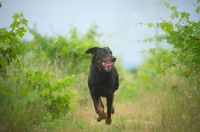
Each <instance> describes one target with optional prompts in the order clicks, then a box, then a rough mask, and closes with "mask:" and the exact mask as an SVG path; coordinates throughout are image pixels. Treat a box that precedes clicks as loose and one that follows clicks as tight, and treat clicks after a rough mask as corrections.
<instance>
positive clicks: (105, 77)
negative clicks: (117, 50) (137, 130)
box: [85, 47, 119, 125]
mask: <svg viewBox="0 0 200 132" xmlns="http://www.w3.org/2000/svg"><path fill="white" fill-rule="evenodd" d="M85 53H86V54H90V53H91V54H92V55H93V57H92V62H91V65H90V75H89V77H88V87H89V89H90V94H91V97H92V100H93V102H94V107H95V110H96V113H97V114H98V115H99V117H98V118H97V120H98V121H101V120H102V119H106V124H108V125H110V124H111V122H112V120H111V113H112V114H114V107H113V99H114V92H115V91H116V90H117V89H118V87H119V81H118V73H117V70H116V68H115V67H114V62H115V60H116V58H115V57H114V56H113V55H112V51H111V50H110V48H108V47H105V48H99V47H94V48H90V49H88V50H87V51H86V52H85ZM100 97H106V102H107V114H106V113H105V112H104V106H103V103H102V101H101V98H100Z"/></svg>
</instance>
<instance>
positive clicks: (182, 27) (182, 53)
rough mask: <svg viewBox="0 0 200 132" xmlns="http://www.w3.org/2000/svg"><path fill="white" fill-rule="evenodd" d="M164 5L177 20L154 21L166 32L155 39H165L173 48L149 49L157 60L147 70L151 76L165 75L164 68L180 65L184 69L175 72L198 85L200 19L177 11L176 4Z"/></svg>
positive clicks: (150, 39) (199, 75) (149, 39)
mask: <svg viewBox="0 0 200 132" xmlns="http://www.w3.org/2000/svg"><path fill="white" fill-rule="evenodd" d="M165 5H166V7H167V8H169V9H170V10H171V11H172V14H171V18H172V19H177V20H178V21H177V23H174V22H173V21H166V20H162V21H161V22H158V23H156V24H155V25H156V27H157V28H160V29H162V30H163V31H164V32H166V34H165V35H161V36H156V37H155V39H156V40H157V41H159V42H163V40H166V41H167V43H169V44H172V45H173V47H174V48H173V49H171V50H163V49H150V50H149V53H150V54H152V55H153V56H154V57H156V56H157V57H156V58H157V62H156V64H152V66H151V67H152V68H151V69H149V72H150V73H151V74H152V75H153V76H155V75H156V74H160V73H161V74H163V75H165V70H166V69H168V68H172V67H176V66H177V65H182V66H184V67H185V69H181V70H179V69H177V72H176V73H178V74H179V75H182V76H184V77H189V78H190V79H191V81H192V83H193V84H194V85H196V86H197V87H199V84H200V81H199V79H198V78H199V77H200V74H199V73H198V72H197V71H199V70H200V46H199V43H200V37H199V36H200V21H197V22H195V21H191V20H190V19H189V16H190V14H189V13H187V12H179V11H178V10H177V7H176V6H170V5H169V4H168V3H165ZM197 9H198V7H197ZM197 13H198V12H197ZM151 25H153V24H151V23H149V24H148V26H149V27H151ZM152 40H153V38H148V39H146V40H145V41H144V42H147V41H152Z"/></svg>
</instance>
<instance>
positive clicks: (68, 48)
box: [29, 25, 100, 73]
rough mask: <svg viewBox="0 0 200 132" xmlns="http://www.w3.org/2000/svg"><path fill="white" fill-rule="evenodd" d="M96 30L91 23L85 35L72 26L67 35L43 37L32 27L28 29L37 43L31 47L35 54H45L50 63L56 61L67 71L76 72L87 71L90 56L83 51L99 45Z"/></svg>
mask: <svg viewBox="0 0 200 132" xmlns="http://www.w3.org/2000/svg"><path fill="white" fill-rule="evenodd" d="M96 30H97V26H95V25H93V26H92V27H91V28H90V29H89V30H88V31H87V33H86V34H85V35H79V34H78V31H77V29H76V28H73V29H71V30H70V32H69V36H68V37H65V36H61V35H59V36H57V37H43V36H41V35H40V34H39V33H37V32H36V31H35V30H33V29H29V32H30V33H31V34H32V35H33V36H34V39H35V41H36V43H37V46H35V47H33V48H32V49H33V50H34V52H35V53H36V55H37V56H40V55H41V54H42V55H45V56H46V57H47V58H48V59H49V60H50V61H51V62H52V63H55V62H56V63H57V64H58V65H59V67H60V68H62V69H67V72H68V73H77V72H86V71H88V63H90V56H86V55H85V51H86V50H87V49H88V48H91V47H94V46H100V44H99V42H98V41H97V38H98V37H99V36H100V34H98V33H97V31H96ZM38 53H41V54H38ZM66 66H67V68H66Z"/></svg>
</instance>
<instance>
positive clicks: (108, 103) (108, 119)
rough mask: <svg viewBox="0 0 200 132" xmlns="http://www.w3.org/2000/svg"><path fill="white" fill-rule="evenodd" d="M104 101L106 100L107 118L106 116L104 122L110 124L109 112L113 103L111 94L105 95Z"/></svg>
mask: <svg viewBox="0 0 200 132" xmlns="http://www.w3.org/2000/svg"><path fill="white" fill-rule="evenodd" d="M106 101H107V118H106V124H108V125H110V124H111V122H112V119H111V112H112V105H113V97H112V96H108V97H106Z"/></svg>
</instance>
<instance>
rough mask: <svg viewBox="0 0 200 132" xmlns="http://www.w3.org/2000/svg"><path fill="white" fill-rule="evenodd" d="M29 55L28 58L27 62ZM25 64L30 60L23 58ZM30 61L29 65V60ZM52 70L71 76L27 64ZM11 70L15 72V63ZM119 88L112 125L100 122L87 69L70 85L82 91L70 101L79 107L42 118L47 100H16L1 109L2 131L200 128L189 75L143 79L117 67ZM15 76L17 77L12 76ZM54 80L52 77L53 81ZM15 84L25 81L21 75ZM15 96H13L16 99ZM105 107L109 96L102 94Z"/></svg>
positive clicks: (196, 99)
mask: <svg viewBox="0 0 200 132" xmlns="http://www.w3.org/2000/svg"><path fill="white" fill-rule="evenodd" d="M30 61H31V60H30V59H29V60H28V62H30ZM25 63H26V62H25ZM27 65H28V64H27ZM29 65H30V66H29V67H32V68H34V67H38V68H41V69H42V70H43V71H50V72H52V73H54V75H55V78H54V80H57V79H59V78H63V77H64V76H66V75H67V73H66V72H63V70H61V69H59V68H57V67H56V65H51V66H50V64H48V63H47V64H46V65H45V64H44V65H43V64H41V63H40V64H39V63H36V61H35V62H34V65H35V66H34V65H33V63H29ZM9 68H10V69H12V70H10V71H9V72H8V73H7V74H8V75H9V74H11V75H15V73H16V70H14V67H12V65H11V66H10V67H9ZM119 74H120V87H119V89H118V90H117V91H116V93H115V99H114V107H115V114H113V115H112V124H111V125H106V124H105V120H102V121H101V122H97V114H96V113H95V110H94V107H93V102H92V100H91V97H90V94H89V90H88V87H87V76H88V75H87V73H78V74H76V75H75V76H76V81H75V83H73V84H72V85H71V86H70V87H69V88H70V89H72V90H78V92H79V94H78V95H77V96H76V97H75V98H74V99H73V100H72V103H75V104H76V108H75V109H74V110H71V111H70V112H69V113H67V115H66V116H65V117H63V118H61V119H58V120H55V121H54V122H42V123H41V121H42V120H43V116H44V113H46V109H44V102H43V101H42V100H38V101H36V102H35V103H33V104H27V102H26V100H23V99H22V100H18V101H16V102H15V103H14V104H13V105H7V106H5V107H4V108H0V113H1V118H0V119H1V120H0V130H1V131H33V132H36V131H37V132H49V131H52V132H94V131H95V132H122V131H123V132H132V131H136V132H178V131H181V132H188V131H191V132H198V131H199V130H200V125H199V124H200V120H199V119H200V118H199V117H200V115H199V113H200V104H199V100H200V96H199V95H198V92H196V90H195V89H192V87H191V86H192V85H191V84H188V83H186V82H187V79H186V78H180V77H178V76H175V75H170V73H169V75H166V76H159V75H158V76H156V77H152V78H150V81H149V82H145V81H142V80H140V79H139V78H138V77H137V74H133V73H130V72H128V71H125V70H123V69H120V68H119ZM14 79H16V78H14ZM54 80H52V81H54ZM16 85H19V86H21V85H22V86H24V85H25V84H23V80H22V82H20V81H19V80H16ZM13 99H14V98H13ZM103 102H104V106H106V104H105V99H104V98H103Z"/></svg>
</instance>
